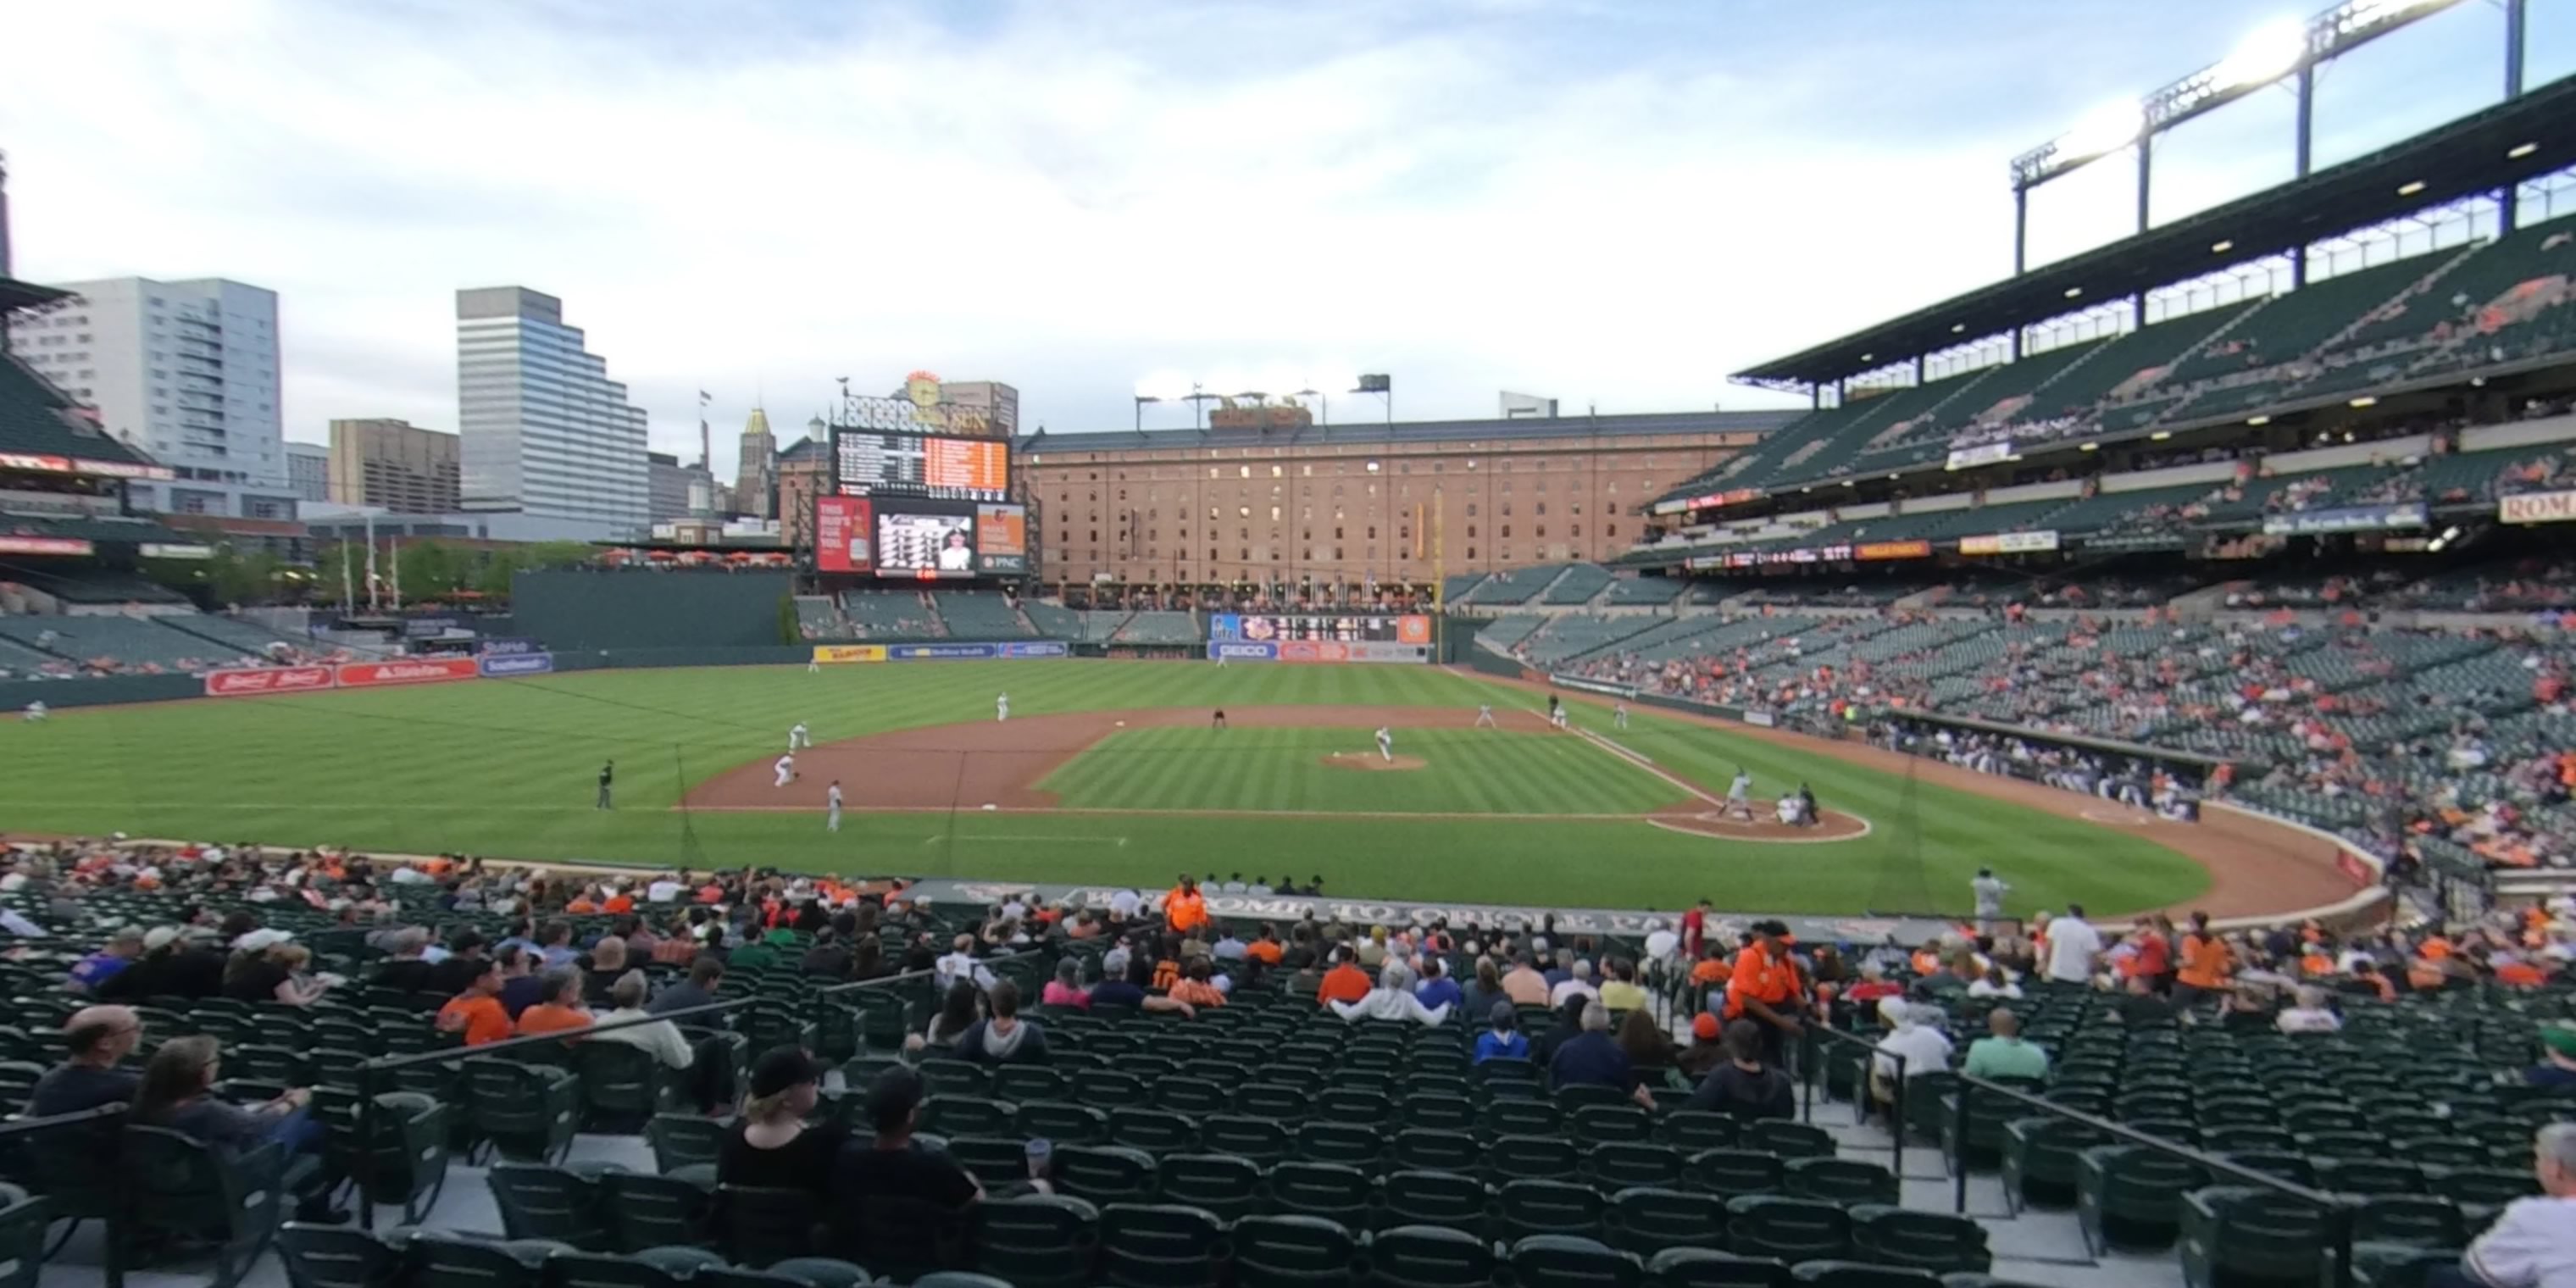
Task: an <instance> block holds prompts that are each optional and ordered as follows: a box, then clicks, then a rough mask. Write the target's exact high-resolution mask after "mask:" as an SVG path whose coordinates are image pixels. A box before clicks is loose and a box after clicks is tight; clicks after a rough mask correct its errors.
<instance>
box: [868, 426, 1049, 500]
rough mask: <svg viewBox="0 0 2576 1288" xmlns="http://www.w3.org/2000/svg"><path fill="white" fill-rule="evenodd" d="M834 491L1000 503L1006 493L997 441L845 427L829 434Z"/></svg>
mask: <svg viewBox="0 0 2576 1288" xmlns="http://www.w3.org/2000/svg"><path fill="white" fill-rule="evenodd" d="M832 469H833V478H832V482H833V490H834V491H836V492H839V493H841V494H842V495H844V496H918V497H926V498H929V499H931V500H938V501H999V500H1001V499H1003V498H1004V497H1006V496H1008V495H1010V472H1011V447H1010V444H1009V443H1008V442H1006V441H1003V440H1001V439H992V438H946V437H941V436H939V435H932V434H896V433H888V432H884V431H880V430H859V429H845V430H836V431H834V432H833V434H832Z"/></svg>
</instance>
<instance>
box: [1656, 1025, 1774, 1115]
mask: <svg viewBox="0 0 2576 1288" xmlns="http://www.w3.org/2000/svg"><path fill="white" fill-rule="evenodd" d="M1699 1018H1700V1019H1702V1020H1707V1021H1709V1027H1710V1028H1712V1029H1713V1028H1715V1027H1716V1017H1715V1016H1711V1015H1702V1016H1700V1017H1699ZM1693 1031H1694V1033H1696V1032H1697V1031H1698V1028H1697V1022H1696V1021H1694V1022H1693ZM1719 1045H1722V1046H1723V1047H1724V1048H1725V1051H1726V1059H1725V1060H1724V1061H1723V1062H1722V1063H1720V1064H1718V1065H1717V1066H1716V1067H1715V1068H1713V1069H1711V1070H1709V1072H1708V1076H1706V1077H1704V1078H1702V1079H1700V1083H1699V1085H1698V1086H1697V1087H1694V1088H1692V1089H1691V1094H1690V1099H1689V1100H1687V1101H1685V1102H1684V1103H1683V1105H1682V1108H1684V1109H1698V1110H1705V1111H1707V1112H1710V1113H1720V1114H1725V1115H1726V1116H1727V1117H1729V1118H1738V1119H1752V1118H1779V1119H1790V1118H1795V1117H1797V1116H1798V1100H1797V1095H1796V1093H1795V1091H1794V1090H1793V1089H1792V1087H1791V1086H1790V1084H1789V1075H1788V1074H1786V1073H1783V1072H1781V1071H1780V1070H1779V1069H1777V1068H1774V1067H1772V1066H1771V1065H1769V1064H1766V1063H1764V1062H1763V1059H1762V1028H1761V1026H1760V1025H1758V1024H1755V1023H1754V1022H1753V1021H1751V1020H1737V1021H1735V1022H1734V1023H1732V1024H1729V1025H1727V1026H1726V1029H1725V1036H1724V1037H1723V1039H1722V1040H1721V1042H1720V1044H1719Z"/></svg>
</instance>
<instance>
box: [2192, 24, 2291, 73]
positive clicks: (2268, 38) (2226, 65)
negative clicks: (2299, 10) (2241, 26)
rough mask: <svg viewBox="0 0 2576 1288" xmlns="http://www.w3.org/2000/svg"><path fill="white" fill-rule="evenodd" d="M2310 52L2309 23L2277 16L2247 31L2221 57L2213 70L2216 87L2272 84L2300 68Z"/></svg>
mask: <svg viewBox="0 0 2576 1288" xmlns="http://www.w3.org/2000/svg"><path fill="white" fill-rule="evenodd" d="M2307 56H2308V24H2306V23H2305V22H2302V21H2300V20H2299V19H2297V18H2276V19H2274V20H2273V21H2271V22H2267V23H2265V24H2263V25H2262V26H2260V27H2257V28H2255V29H2254V30H2252V31H2250V32H2247V33H2246V35H2245V39H2243V40H2241V41H2238V42H2237V44H2236V48H2235V49H2234V50H2233V51H2232V52H2230V53H2229V54H2228V55H2227V57H2226V58H2225V59H2223V60H2221V61H2220V62H2219V64H2218V66H2217V68H2216V69H2214V70H2213V71H2212V73H2211V76H2210V79H2211V83H2212V87H2213V88H2216V89H2221V90H2228V89H2238V88H2242V87H2244V86H2248V85H2269V84H2271V83H2272V82H2274V81H2276V80H2279V79H2281V78H2282V77H2284V76H2287V75H2289V74H2290V73H2291V72H2293V71H2296V70H2298V66H2299V62H2300V60H2301V59H2304V58H2306V57H2307Z"/></svg>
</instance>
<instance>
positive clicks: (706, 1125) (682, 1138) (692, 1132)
mask: <svg viewBox="0 0 2576 1288" xmlns="http://www.w3.org/2000/svg"><path fill="white" fill-rule="evenodd" d="M726 1130H727V1129H726V1127H725V1124H724V1123H722V1122H720V1121H718V1120H716V1119H713V1118H707V1117H704V1116H701V1115H698V1114H655V1115H653V1119H652V1121H651V1122H648V1123H646V1124H645V1125H644V1140H645V1143H647V1144H649V1145H651V1146H652V1147H653V1166H654V1167H656V1168H658V1169H660V1170H661V1171H663V1172H665V1173H669V1172H676V1171H678V1170H680V1169H681V1168H683V1167H696V1166H699V1165H704V1166H708V1167H713V1166H715V1164H716V1157H717V1155H718V1153H719V1152H720V1151H721V1150H722V1149H723V1147H724V1140H725V1133H726Z"/></svg>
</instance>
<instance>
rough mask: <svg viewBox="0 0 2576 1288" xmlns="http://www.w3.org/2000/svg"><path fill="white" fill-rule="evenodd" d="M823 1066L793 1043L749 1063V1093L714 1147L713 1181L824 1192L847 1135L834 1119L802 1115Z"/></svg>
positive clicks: (813, 1096) (812, 1097) (807, 1110)
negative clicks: (814, 1119)
mask: <svg viewBox="0 0 2576 1288" xmlns="http://www.w3.org/2000/svg"><path fill="white" fill-rule="evenodd" d="M822 1080H823V1072H822V1070H821V1069H820V1068H818V1067H816V1066H815V1064H814V1060H813V1057H811V1056H808V1055H806V1054H805V1052H804V1051H802V1050H800V1049H798V1048H796V1047H792V1046H782V1047H772V1048H770V1049H769V1050H767V1051H765V1052H762V1053H761V1057H760V1059H759V1061H758V1062H756V1063H754V1064H753V1065H752V1066H751V1094H750V1095H749V1096H748V1097H747V1098H745V1099H744V1101H743V1102H742V1114H741V1116H739V1117H737V1118H735V1119H734V1124H733V1130H732V1131H731V1132H728V1133H726V1135H725V1139H724V1144H723V1146H722V1147H721V1148H719V1149H718V1150H717V1152H716V1183H717V1184H719V1185H750V1186H758V1187H760V1188H762V1189H776V1190H810V1191H812V1192H813V1193H815V1194H817V1195H820V1194H822V1193H823V1192H824V1191H825V1189H826V1188H827V1187H828V1185H829V1184H830V1182H831V1177H832V1166H833V1160H834V1159H835V1158H837V1157H838V1156H839V1154H840V1152H841V1146H842V1144H843V1143H845V1142H846V1141H848V1139H849V1130H848V1129H847V1128H845V1127H843V1126H842V1125H841V1124H840V1122H839V1121H838V1120H837V1119H826V1120H825V1121H823V1122H820V1123H813V1122H808V1121H806V1119H807V1116H808V1115H810V1114H812V1113H813V1112H814V1103H815V1101H816V1099H817V1098H818V1097H819V1094H820V1093H819V1090H818V1084H820V1083H821V1082H822Z"/></svg>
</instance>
